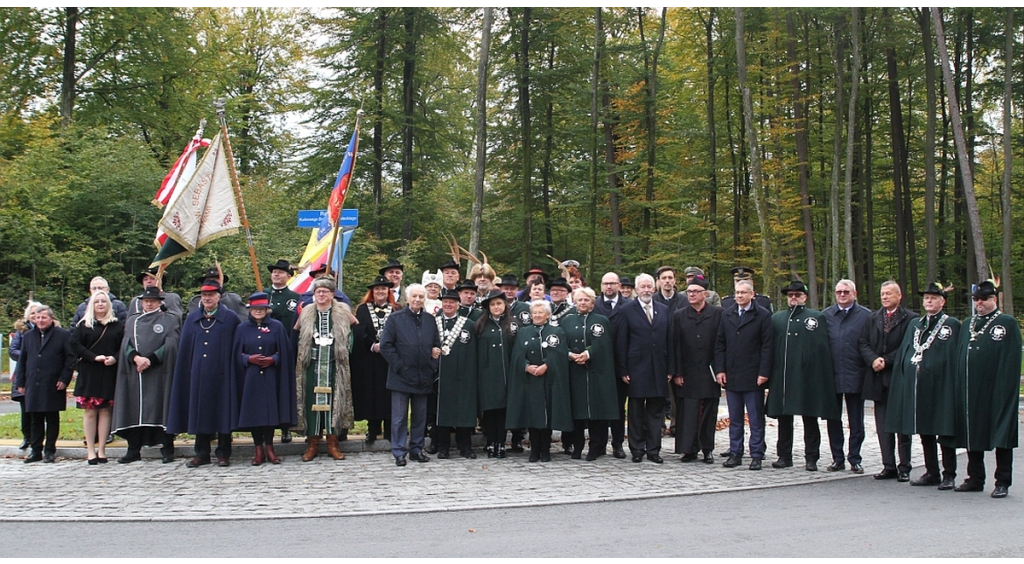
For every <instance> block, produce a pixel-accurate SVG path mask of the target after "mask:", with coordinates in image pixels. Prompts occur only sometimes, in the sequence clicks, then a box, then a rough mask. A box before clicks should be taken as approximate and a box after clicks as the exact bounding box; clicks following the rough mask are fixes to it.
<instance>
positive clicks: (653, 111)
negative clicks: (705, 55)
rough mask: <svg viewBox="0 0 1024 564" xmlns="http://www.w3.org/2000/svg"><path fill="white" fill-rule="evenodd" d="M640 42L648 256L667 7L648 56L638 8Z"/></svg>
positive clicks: (642, 11)
mask: <svg viewBox="0 0 1024 564" xmlns="http://www.w3.org/2000/svg"><path fill="white" fill-rule="evenodd" d="M637 10H638V14H639V16H638V17H639V27H640V42H641V44H643V49H644V81H645V83H646V84H645V87H646V88H645V92H644V125H645V129H646V130H647V171H646V183H645V189H644V203H645V205H644V219H643V252H642V255H643V257H644V258H645V259H646V258H647V256H648V255H649V253H650V244H651V208H652V204H653V203H654V172H655V171H654V166H655V163H656V162H657V159H656V149H657V141H658V131H657V127H658V119H657V111H658V108H657V102H658V98H657V95H658V56H659V55H660V53H661V45H662V43H663V42H664V40H665V20H666V14H667V10H668V9H667V8H662V9H661V21H660V23H659V25H658V38H657V39H656V40H655V43H654V52H653V53H652V54H651V55H650V56H648V54H647V41H646V39H645V38H644V13H645V11H646V8H638V9H637Z"/></svg>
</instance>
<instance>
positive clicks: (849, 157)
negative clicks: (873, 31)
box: [836, 6, 860, 280]
mask: <svg viewBox="0 0 1024 564" xmlns="http://www.w3.org/2000/svg"><path fill="white" fill-rule="evenodd" d="M858 11H859V10H858V8H857V7H856V6H854V7H853V8H852V11H851V13H850V25H851V28H850V39H851V40H852V42H853V66H852V67H851V72H852V76H851V78H850V107H849V110H848V112H849V113H848V115H847V117H846V128H847V131H846V178H845V180H846V181H845V183H844V185H843V186H844V189H843V211H844V213H845V218H846V219H845V221H844V222H843V239H844V241H845V250H846V277H847V278H849V279H850V280H855V279H856V272H855V270H854V258H853V256H854V255H853V148H854V145H855V143H854V141H855V139H856V137H855V132H856V130H857V90H858V88H859V87H860V14H859V13H858ZM836 276H838V274H836Z"/></svg>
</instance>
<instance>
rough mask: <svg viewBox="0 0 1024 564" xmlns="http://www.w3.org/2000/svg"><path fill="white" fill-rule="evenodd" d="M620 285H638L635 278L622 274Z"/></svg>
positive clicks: (632, 286)
mask: <svg viewBox="0 0 1024 564" xmlns="http://www.w3.org/2000/svg"><path fill="white" fill-rule="evenodd" d="M619 286H625V287H626V288H636V285H635V284H633V279H632V278H630V277H629V276H620V277H619Z"/></svg>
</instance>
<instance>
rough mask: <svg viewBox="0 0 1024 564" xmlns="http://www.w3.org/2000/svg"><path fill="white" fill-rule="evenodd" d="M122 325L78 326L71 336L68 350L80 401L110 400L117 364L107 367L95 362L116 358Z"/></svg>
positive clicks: (115, 322)
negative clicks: (74, 363) (74, 360)
mask: <svg viewBox="0 0 1024 564" xmlns="http://www.w3.org/2000/svg"><path fill="white" fill-rule="evenodd" d="M123 337H124V325H123V324H122V323H121V322H120V321H118V320H117V319H115V320H113V321H111V322H110V323H107V324H106V325H102V324H101V323H100V322H98V321H97V322H95V323H94V324H93V326H92V327H86V325H85V323H79V324H78V325H77V326H76V327H75V331H74V332H73V333H72V334H71V350H72V351H74V353H75V356H76V357H77V359H78V363H77V368H78V377H77V379H76V380H75V396H77V397H82V398H99V399H105V400H112V399H114V389H115V385H116V384H117V363H114V364H112V365H110V366H107V365H106V364H103V363H101V362H96V357H97V356H112V357H114V358H118V356H119V355H118V353H119V352H120V350H121V339H122V338H123Z"/></svg>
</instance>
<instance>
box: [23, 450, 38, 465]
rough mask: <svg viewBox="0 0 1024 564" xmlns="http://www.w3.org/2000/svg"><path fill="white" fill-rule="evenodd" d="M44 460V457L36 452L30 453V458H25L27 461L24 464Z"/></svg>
mask: <svg viewBox="0 0 1024 564" xmlns="http://www.w3.org/2000/svg"><path fill="white" fill-rule="evenodd" d="M42 459H43V455H41V454H39V453H38V452H36V451H32V452H30V453H29V454H28V456H27V457H26V458H25V460H24V461H23V462H24V463H25V464H29V463H32V462H39V461H40V460H42Z"/></svg>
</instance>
